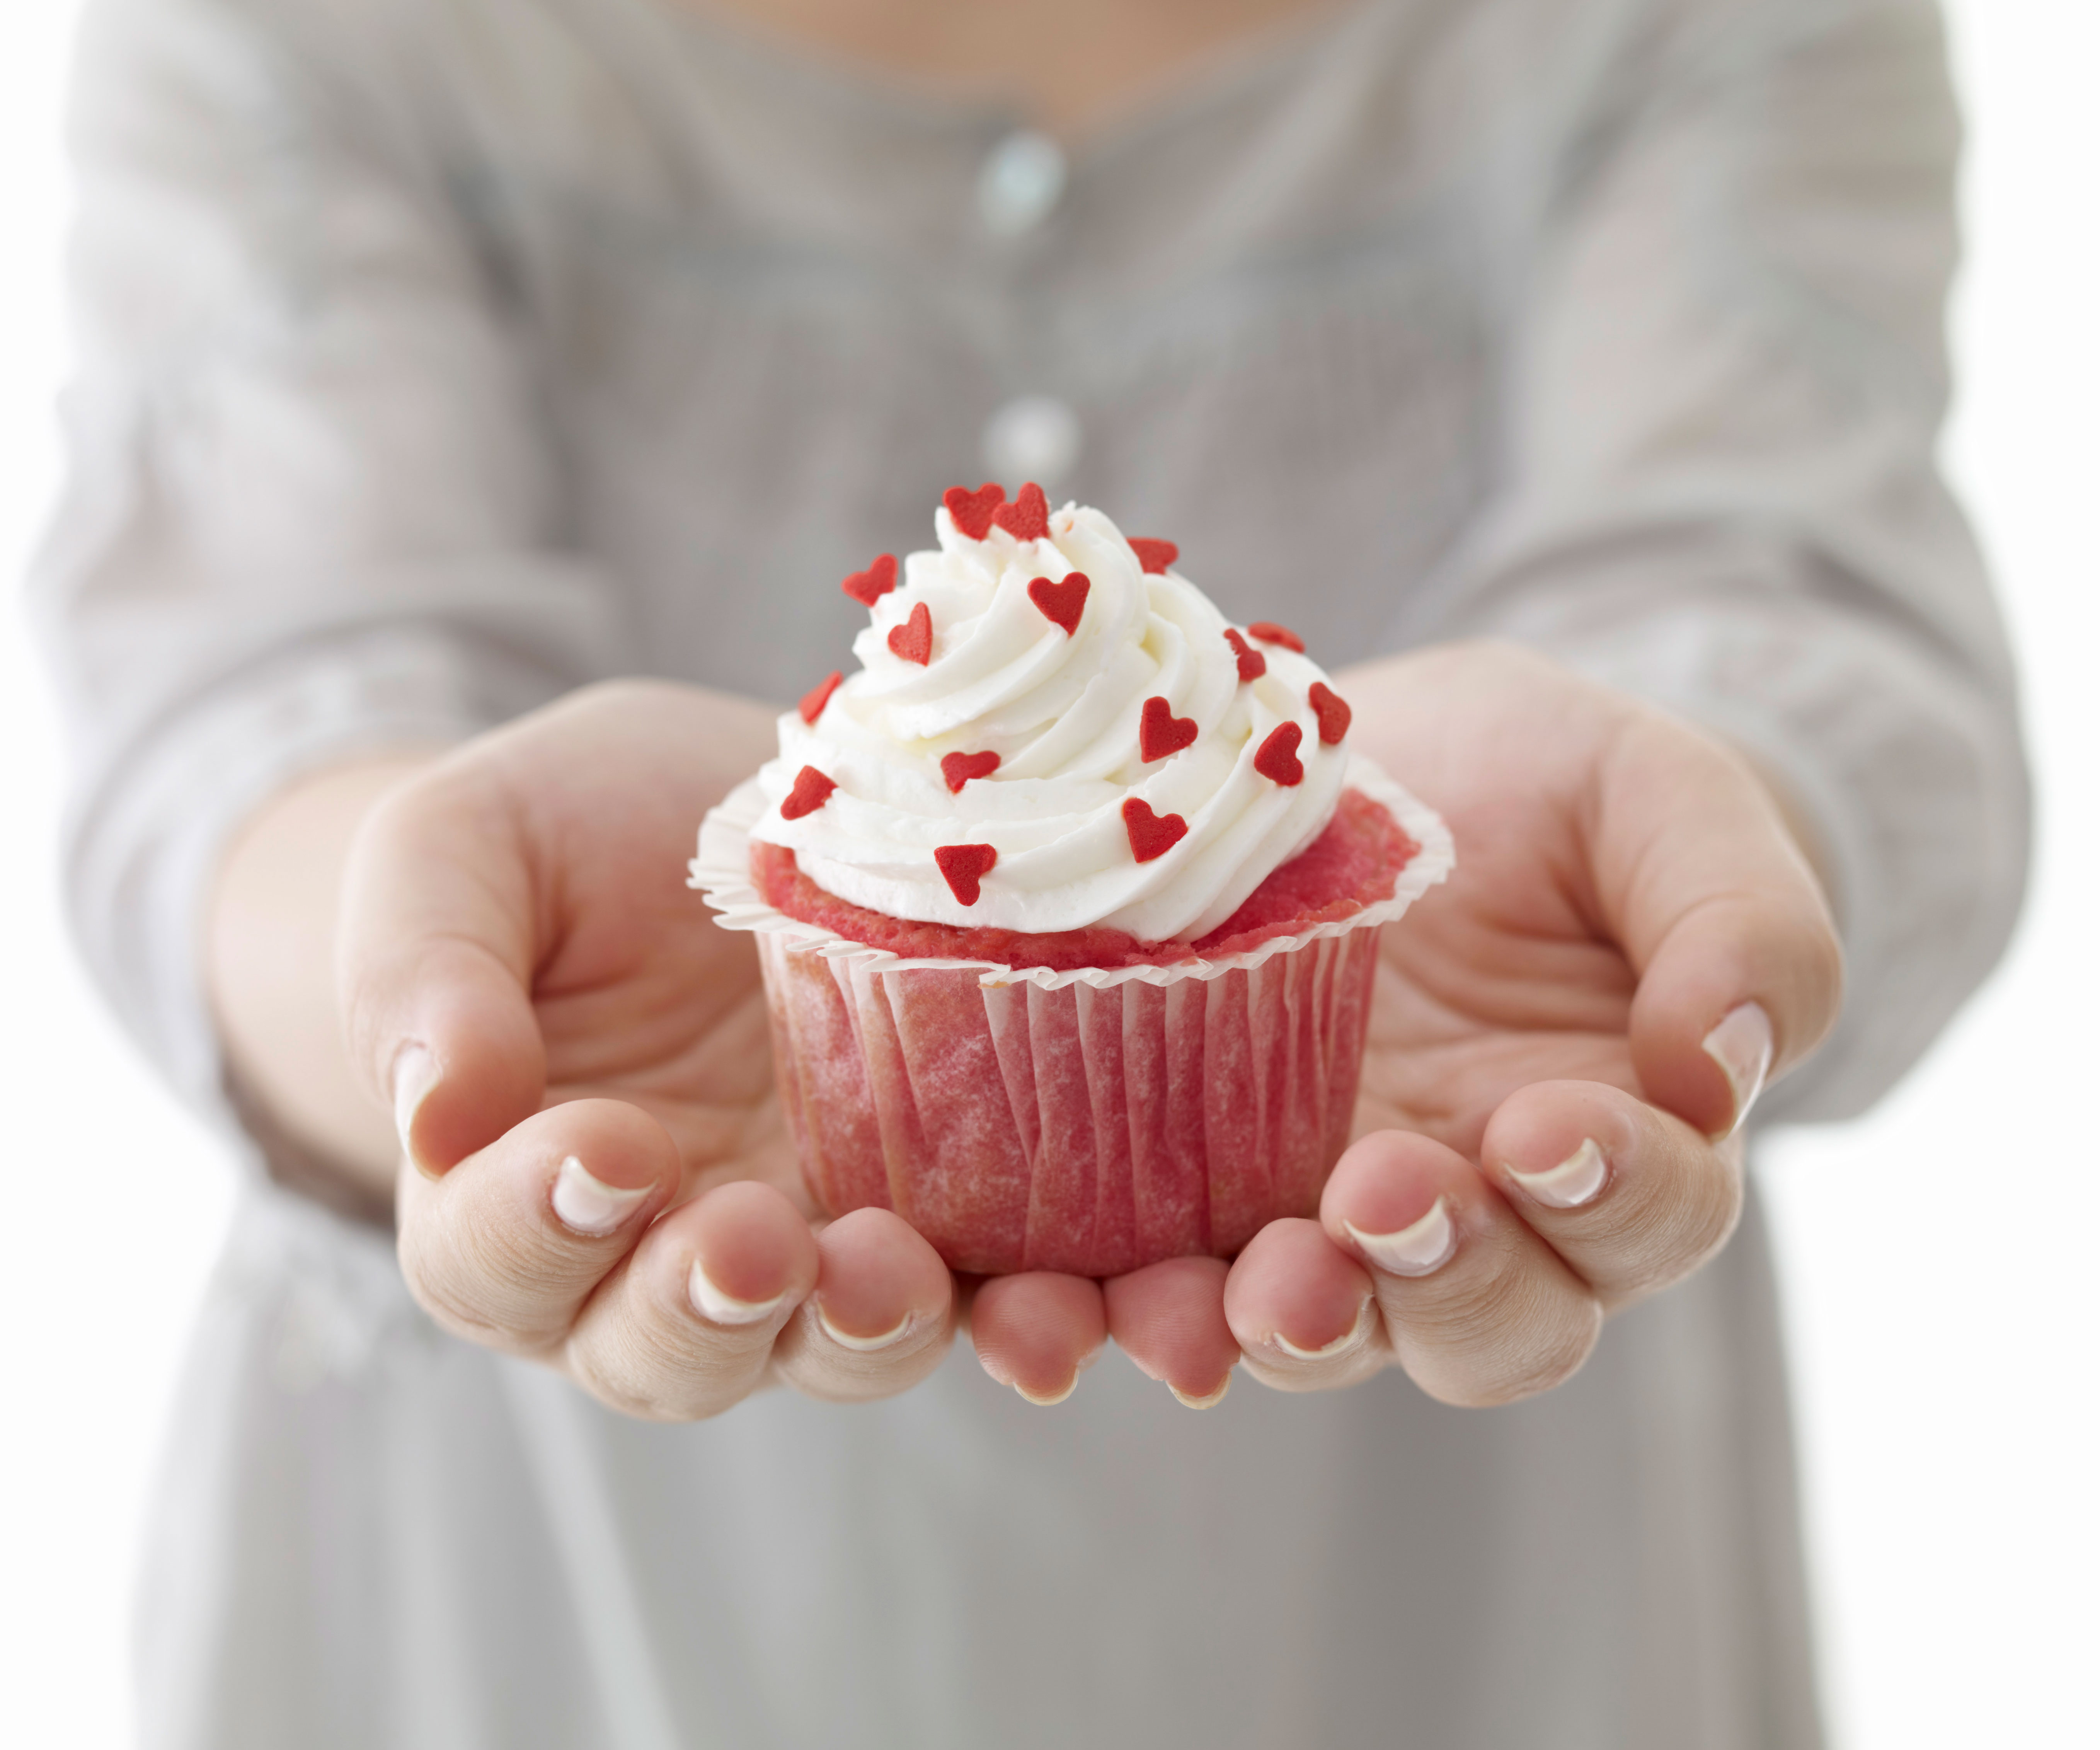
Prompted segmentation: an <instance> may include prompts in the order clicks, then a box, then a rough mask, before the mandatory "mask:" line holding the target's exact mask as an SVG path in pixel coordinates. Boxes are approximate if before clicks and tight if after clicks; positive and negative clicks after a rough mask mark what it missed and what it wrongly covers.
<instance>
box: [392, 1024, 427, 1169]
mask: <svg viewBox="0 0 2100 1750" xmlns="http://www.w3.org/2000/svg"><path fill="white" fill-rule="evenodd" d="M437 1085H438V1060H437V1059H436V1058H434V1057H432V1056H431V1055H430V1048H429V1047H428V1046H426V1045H417V1044H416V1043H415V1042H414V1041H410V1042H409V1043H408V1044H407V1045H404V1046H402V1048H401V1049H400V1050H399V1051H397V1052H395V1054H394V1129H395V1131H396V1132H397V1133H398V1134H399V1136H400V1138H401V1152H402V1153H403V1154H404V1155H406V1156H408V1159H409V1160H412V1161H415V1164H416V1166H417V1169H418V1170H419V1171H420V1170H421V1168H422V1162H421V1160H417V1158H416V1150H415V1146H414V1144H413V1143H412V1142H410V1141H409V1133H410V1131H412V1129H414V1128H415V1125H416V1114H417V1112H419V1111H421V1110H422V1109H423V1102H424V1101H425V1100H426V1099H428V1098H430V1089H433V1088H435V1087H436V1086H437Z"/></svg>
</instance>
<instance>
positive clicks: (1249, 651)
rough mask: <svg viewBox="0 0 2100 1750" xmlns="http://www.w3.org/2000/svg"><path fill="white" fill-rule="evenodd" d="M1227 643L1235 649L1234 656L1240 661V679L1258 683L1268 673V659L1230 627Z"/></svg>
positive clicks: (1226, 630) (1226, 635)
mask: <svg viewBox="0 0 2100 1750" xmlns="http://www.w3.org/2000/svg"><path fill="white" fill-rule="evenodd" d="M1225 642H1226V643H1228V644H1229V645H1231V646H1232V647H1233V656H1237V658H1238V659H1239V665H1240V678H1241V679H1242V680H1243V681H1258V680H1260V678H1262V676H1263V675H1264V674H1268V657H1266V656H1264V655H1262V653H1261V652H1260V651H1258V650H1256V649H1255V647H1254V646H1253V645H1251V644H1250V643H1248V642H1247V641H1246V639H1243V638H1242V637H1241V636H1240V635H1239V634H1238V633H1237V632H1235V631H1234V630H1233V629H1232V628H1231V627H1230V626H1227V627H1226V628H1225Z"/></svg>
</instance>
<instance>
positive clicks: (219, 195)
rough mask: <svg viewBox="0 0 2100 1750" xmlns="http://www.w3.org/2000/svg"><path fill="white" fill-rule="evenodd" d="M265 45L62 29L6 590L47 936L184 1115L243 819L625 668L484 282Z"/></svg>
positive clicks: (364, 142) (349, 95) (315, 60)
mask: <svg viewBox="0 0 2100 1750" xmlns="http://www.w3.org/2000/svg"><path fill="white" fill-rule="evenodd" d="M313 10H314V11H316V12H318V11H320V9H313ZM293 16H294V15H293V9H292V8H290V7H285V6H282V5H273V4H271V3H270V0H99V3H97V4H95V5H94V6H92V7H90V12H89V15H88V16H87V19H86V24H85V27H84V29H83V33H82V38H81V42H80V46H79V51H78V55H77V70H76V85H75V91H74V100H73V115H72V122H71V144H72V149H73V156H74V160H75V164H76V168H77V179H78V183H77V199H78V209H77V223H76V227H75V231H74V235H73V246H72V251H71V259H70V268H69V272H70V279H71V289H72V296H73V304H74V308H75V312H76V324H77V370H76V373H75V375H74V377H73V382H72V384H71V386H70V387H69V390H68V393H67V396H66V397H65V400H64V407H63V418H64V430H65V435H66V440H67V443H68V449H69V457H68V464H69V465H68V488H67V490H66V493H65V495H64V499H63V501H62V502H61V505H60V510H59V512H58V515H57V516H56V518H55V522H54V524H53V527H52V528H51V533H50V535H49V537H48V539H47V541H46V546H45V549H44V551H43V554H42V559H41V561H40V563H39V565H38V569H37V573H36V576H35V577H34V579H33V599H34V602H35V605H36V608H37V611H38V616H39V619H40V621H41V625H42V630H43V632H44V634H45V636H46V642H47V643H48V645H49V647H50V649H51V655H52V658H53V665H54V667H55V671H56V674H57V677H58V683H59V687H60V696H61V700H62V702H63V705H64V709H65V711H66V714H67V718H68V731H69V735H70V738H71V742H72V746H73V753H74V764H75V776H74V780H73V793H72V800H71V808H70V816H69V821H68V830H67V836H66V857H67V869H66V876H67V882H68V894H69V899H70V905H71V913H72V918H73V925H74V927H75V929H76V930H77V935H78V937H79V939H80V943H81V944H82V948H83V950H84V952H85V954H86V959H87V961H88V963H89V965H90V968H91V970H92V971H93V973H94V974H95V977H96V979H98V980H99V983H101V985H102V986H103V988H104V990H105V992H107V994H108V997H110V999H111V1000H112V1001H113V1003H114V1005H115V1006H116V1008H117V1011H118V1013H119V1014H120V1015H121V1018H122V1019H123V1020H124V1022H125V1023H126V1025H127V1027H129V1029H130V1031H131V1032H132V1033H133V1034H134V1035H135V1036H136V1037H137V1038H138V1039H139V1041H141V1042H142V1043H143V1045H144V1046H145V1047H146V1049H147V1050H148V1051H149V1052H150V1053H151V1054H152V1055H153V1056H154V1057H155V1058H157V1060H159V1062H160V1063H161V1064H162V1066H163V1067H165V1069H166V1070H167V1071H168V1072H170V1075H171V1076H172V1077H173V1079H174V1081H175V1082H176V1084H177V1085H178V1087H179V1089H181V1091H183V1093H184V1094H186V1095H187V1096H188V1097H189V1098H191V1099H192V1100H193V1101H194V1102H196V1103H198V1104H200V1105H201V1106H204V1107H206V1108H207V1109H212V1108H214V1107H218V1102H219V1100H220V1098H221V1095H220V1089H219V1066H218V1058H217V1053H216V1047H215V1045H214V1038H213V1034H212V1030H211V1027H210V1024H209V1020H208V1016H207V1013H206V1010H205V1005H204V1001H203V997H202V992H201V984H200V979H199V969H198V950H199V943H200V937H201V911H202V906H203V904H204V901H205V894H206V889H207V886H208V884H209V882H210V878H211V876H212V874H213V871H214V865H215V862H216V859H217V857H218V852H219V850H220V847H221V846H222V844H223V841H224V839H225V837H226V836H227V833H228V832H229V830H230V829H232V827H233V826H234V825H235V824H236V823H237V822H238V821H239V820H240V817H241V816H242V815H243V814H244V812H245V811H247V810H249V809H250V808H251V807H254V805H255V803H256V802H258V801H259V800H260V799H261V798H263V797H264V796H265V795H267V793H269V792H270V791H271V790H272V789H274V788H276V787H277V786H278V785H280V784H283V783H284V782H285V781H286V780H287V779H289V777H291V776H293V775H295V774H296V773H298V772H299V771H302V770H303V769H307V768H311V767H315V766H316V765H318V764H320V763H324V762H329V761H333V760H336V759H339V758H344V757H346V756H348V755H351V754H353V753H357V752H360V751H371V750H377V749H381V748H383V747H386V746H388V745H395V746H398V745H402V744H404V743H415V742H429V741H430V740H452V739H455V738H457V737H459V736H465V735H467V734H470V733H471V732H473V731H476V730H478V729H480V728H482V727H486V726H487V725H490V724H492V723H496V722H499V721H501V720H502V719H504V718H507V717H510V716H512V715H514V714H516V713H518V712H519V711H521V710H523V709H529V708H531V707H532V706H533V705H536V704H539V703H540V702H542V701H544V700H547V699H549V698H550V697H552V696H555V695H556V694H558V693H560V692H563V691H565V690H567V689H568V688H570V687H574V686H576V685H577V684H579V683H584V682H587V681H589V680H592V679H594V678H599V677H601V676H603V675H606V674H611V673H614V672H616V671H618V670H620V669H621V668H622V667H624V666H627V665H629V656H628V654H627V647H628V645H629V642H630V637H629V633H628V630H627V625H628V615H627V612H626V608H625V606H624V603H623V601H622V599H621V598H620V594H619V593H618V591H617V590H615V586H614V585H613V583H612V581H611V580H610V579H608V578H607V577H605V576H604V575H602V573H600V572H598V571H596V570H594V569H593V568H591V567H590V566H589V565H588V564H585V563H581V562H580V561H579V559H577V558H576V556H575V555H572V554H569V553H565V552H564V551H562V548H561V546H560V544H559V541H558V519H559V506H558V503H557V502H556V497H555V493H554V474H553V471H552V470H551V469H550V467H549V457H547V456H546V455H545V454H544V453H542V450H541V447H540V446H541V443H542V439H541V437H540V420H539V418H537V410H536V404H535V389H534V385H533V383H532V381H531V380H530V377H529V374H528V373H527V371H526V369H524V368H523V366H522V365H521V363H520V359H521V357H522V356H523V351H522V349H520V348H518V347H515V346H514V344H513V340H512V333H511V330H512V328H513V325H514V323H515V321H516V320H517V316H516V315H515V313H514V312H510V311H508V310H506V308H505V306H504V303H503V301H502V299H501V296H500V295H499V291H498V286H499V284H500V281H499V280H498V278H497V276H493V275H492V274H491V273H490V272H488V270H487V264H486V263H485V261H484V260H483V258H482V257H481V256H480V255H479V254H477V252H476V250H475V248H474V245H473V243H472V241H471V240H470V238H468V237H467V236H464V235H463V234H462V232H461V229H460V228H459V227H458V225H457V223H455V222H454V221H453V220H452V219H451V218H450V217H449V216H448V210H447V206H446V203H445V201H444V200H443V187H442V178H441V176H440V175H439V173H438V172H437V171H435V170H433V169H431V168H430V167H428V166H426V164H425V163H424V162H423V161H421V157H420V156H419V154H418V152H417V149H416V139H415V135H414V132H413V130H412V127H411V126H408V124H407V123H406V122H404V121H403V119H402V118H401V117H399V116H395V115H392V114H390V113H388V112H387V109H386V107H385V105H386V101H388V99H385V98H383V97H377V96H373V95H371V93H373V92H376V91H383V89H384V85H383V82H380V81H377V80H367V81H364V83H363V86H360V70H359V68H358V67H357V65H356V64H355V59H354V57H353V56H352V55H350V54H348V53H346V52H344V51H342V48H341V46H340V45H337V44H335V43H332V42H328V41H325V40H322V39H321V38H319V37H317V36H314V35H311V34H309V35H307V36H304V37H302V35H301V33H300V29H298V28H295V25H294V24H293V23H292V22H289V20H292V19H293ZM218 1109H219V1110H220V1111H223V1107H220V1108H218Z"/></svg>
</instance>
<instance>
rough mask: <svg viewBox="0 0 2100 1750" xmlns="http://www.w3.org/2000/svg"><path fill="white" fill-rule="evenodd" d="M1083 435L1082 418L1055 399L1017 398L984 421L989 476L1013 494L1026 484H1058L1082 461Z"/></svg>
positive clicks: (1027, 396)
mask: <svg viewBox="0 0 2100 1750" xmlns="http://www.w3.org/2000/svg"><path fill="white" fill-rule="evenodd" d="M1082 437H1083V433H1082V432H1081V431H1080V429H1079V415H1078V414H1077V413H1074V412H1073V411H1072V409H1070V407H1068V406H1066V405H1065V403H1064V402H1062V401H1061V400H1058V399H1057V397H1056V396H1051V395H1023V396H1016V397H1015V398H1014V399H1013V400H1011V401H1008V403H1007V404H1006V405H1005V406H1004V407H1002V408H1000V409H999V411H998V412H997V413H994V414H993V415H992V416H991V418H990V419H988V420H986V422H985V428H984V436H983V439H982V450H983V454H984V465H985V472H986V475H988V476H989V477H990V479H995V480H999V481H1003V482H1004V483H1005V484H1006V487H1007V489H1008V491H1009V492H1012V491H1016V490H1018V488H1019V486H1020V484H1021V482H1022V481H1024V480H1034V481H1035V482H1036V483H1037V484H1039V485H1043V486H1052V485H1055V484H1057V481H1058V480H1060V479H1062V478H1063V477H1064V475H1066V474H1068V473H1069V472H1070V471H1071V467H1072V464H1073V463H1074V462H1077V461H1078V460H1079V445H1080V442H1081V440H1082Z"/></svg>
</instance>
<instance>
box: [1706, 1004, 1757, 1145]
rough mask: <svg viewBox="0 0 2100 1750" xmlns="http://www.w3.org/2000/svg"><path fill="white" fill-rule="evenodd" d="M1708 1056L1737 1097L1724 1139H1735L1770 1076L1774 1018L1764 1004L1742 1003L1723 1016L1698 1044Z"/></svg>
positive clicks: (1724, 1132) (1724, 1131)
mask: <svg viewBox="0 0 2100 1750" xmlns="http://www.w3.org/2000/svg"><path fill="white" fill-rule="evenodd" d="M1699 1044H1700V1047H1701V1050H1704V1051H1705V1054H1706V1055H1707V1056H1709V1057H1710V1058H1713V1060H1714V1062H1715V1063H1718V1064H1719V1065H1720V1066H1721V1073H1722V1074H1723V1075H1724V1076H1727V1078H1728V1089H1729V1091H1730V1092H1731V1093H1732V1094H1734V1095H1735V1096H1736V1116H1735V1117H1734V1118H1733V1119H1732V1120H1731V1121H1730V1122H1729V1124H1728V1126H1727V1129H1724V1130H1723V1131H1722V1132H1721V1134H1722V1135H1723V1136H1733V1135H1734V1134H1736V1132H1737V1131H1738V1130H1740V1129H1742V1128H1743V1120H1745V1118H1747V1117H1749V1116H1750V1107H1752V1106H1753V1105H1754V1104H1755V1103H1756V1102H1757V1098H1758V1095H1759V1094H1762V1093H1763V1092H1764V1089H1765V1077H1766V1076H1768V1075H1770V1074H1771V1061H1772V1024H1771V1016H1770V1015H1768V1014H1766V1013H1765V1011H1764V1006H1763V1005H1762V1004H1761V1003H1754V1002H1746V1003H1739V1004H1737V1005H1736V1007H1734V1008H1732V1009H1731V1010H1729V1011H1728V1012H1727V1014H1724V1015H1723V1016H1722V1017H1721V1022H1720V1025H1718V1027H1715V1028H1714V1031H1713V1032H1710V1033H1709V1034H1708V1035H1707V1036H1705V1038H1704V1039H1702V1040H1701V1041H1699Z"/></svg>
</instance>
